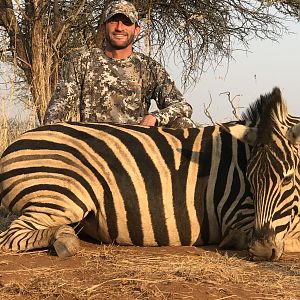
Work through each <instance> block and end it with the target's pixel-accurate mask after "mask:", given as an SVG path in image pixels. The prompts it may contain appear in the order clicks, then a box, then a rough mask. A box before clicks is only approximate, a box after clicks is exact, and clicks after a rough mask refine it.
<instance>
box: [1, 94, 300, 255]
mask: <svg viewBox="0 0 300 300" xmlns="http://www.w3.org/2000/svg"><path fill="white" fill-rule="evenodd" d="M276 95H277V94H276V93H274V92H273V93H272V94H269V95H267V96H265V98H264V99H260V100H259V101H257V103H256V106H253V107H251V109H250V110H249V111H248V115H246V116H245V117H244V120H242V121H241V122H234V123H228V124H220V125H216V126H209V127H205V128H188V129H167V128H157V127H143V126H134V125H116V124H92V123H86V124H83V123H61V124H53V125H48V126H44V127H40V128H37V129H35V130H32V131H30V132H27V133H25V134H24V135H22V136H21V137H20V138H19V140H17V141H16V142H14V143H13V144H12V145H11V146H9V147H8V148H7V149H6V151H5V152H4V153H3V156H2V159H1V165H0V167H1V175H0V183H1V195H0V197H1V202H2V204H3V205H5V206H7V207H8V208H9V209H10V210H12V211H15V212H21V213H22V215H21V217H19V219H18V220H16V221H14V222H13V223H12V225H11V226H10V228H9V229H8V230H7V231H5V232H2V233H0V247H2V248H4V249H12V250H16V251H23V250H30V249H33V248H39V247H47V246H49V245H50V244H51V243H53V240H56V239H58V240H59V239H60V236H61V234H62V233H64V231H65V230H67V231H68V230H69V229H66V228H68V227H66V226H64V225H68V224H74V223H77V222H80V221H82V224H83V227H84V230H85V231H86V232H87V233H88V234H89V235H91V236H92V237H94V238H96V239H98V240H100V241H103V242H105V243H110V242H116V243H118V244H121V245H145V246H157V245H173V246H176V245H206V244H220V246H222V247H227V248H238V249H245V248H247V245H248V242H249V241H250V238H251V233H252V229H253V224H255V226H254V237H253V239H252V244H253V241H256V240H257V238H256V237H255V234H257V232H258V228H259V226H257V224H258V223H257V222H258V221H257V220H260V221H259V222H260V223H262V224H263V223H264V222H265V220H266V219H265V217H264V216H265V215H267V214H268V218H267V220H269V221H270V218H271V219H272V218H275V217H276V218H277V219H278V220H279V221H276V222H277V223H276V224H278V226H277V225H276V228H277V229H274V230H277V231H280V229H278V228H280V226H282V225H280V224H281V223H280V222H281V221H280V220H281V219H280V218H281V215H280V214H281V212H280V213H277V212H276V211H279V208H276V209H275V210H274V213H273V211H271V209H273V206H274V205H273V204H270V205H265V204H264V203H267V202H268V201H270V199H271V198H272V197H270V195H271V194H272V193H273V190H274V191H275V186H276V184H277V183H276V180H275V179H276V178H277V177H278V178H282V177H287V176H290V174H289V173H288V172H287V169H288V168H287V166H289V167H290V163H289V160H288V159H287V158H288V157H290V156H291V153H290V152H289V151H292V150H293V151H294V150H295V149H296V148H292V150H291V147H290V145H289V142H287V141H285V140H283V141H281V142H280V145H279V144H278V145H279V146H278V147H279V148H280V147H281V150H282V151H281V152H282V156H280V157H281V158H282V159H281V160H282V162H281V166H282V167H281V168H279V169H274V168H273V167H272V165H273V162H274V161H278V157H275V158H272V159H266V161H265V162H264V165H265V166H267V167H268V168H270V170H272V172H273V173H272V172H270V175H269V176H265V173H263V172H262V169H261V168H260V167H259V166H260V165H261V161H262V159H264V157H265V156H259V155H258V154H257V153H258V149H260V148H259V147H260V144H261V143H260V136H268V135H270V134H271V133H272V132H273V131H272V130H271V131H270V128H271V127H270V126H267V124H268V121H270V120H274V114H271V113H269V114H267V113H266V111H269V112H271V111H274V110H276V109H277V111H280V109H281V113H280V114H279V116H278V119H279V117H280V118H282V120H284V122H282V120H280V121H278V120H277V121H278V122H279V123H280V124H283V123H284V126H285V127H284V128H285V129H289V130H292V131H289V134H290V135H292V136H295V140H297V133H298V131H297V130H296V129H291V128H294V127H291V126H294V125H295V124H296V123H297V122H298V121H299V119H297V118H294V117H291V116H289V115H287V113H286V115H285V117H283V115H284V114H285V111H284V109H283V108H282V107H280V108H278V105H277V104H278V101H277V102H276V101H273V98H274V97H275V96H276ZM280 97H281V95H280ZM280 99H281V98H280ZM262 100H264V101H262ZM280 101H281V100H280ZM272 103H273V104H272ZM276 103H277V104H276ZM266 118H269V119H267V120H265V121H262V120H263V119H266ZM264 122H265V123H264ZM278 122H277V123H278ZM245 124H246V125H247V126H246V125H245ZM272 124H273V123H272ZM273 127H274V126H273ZM268 130H269V131H268ZM299 131H300V130H299ZM257 133H258V134H257ZM249 144H251V145H252V146H249ZM283 145H284V146H283ZM293 147H297V146H293ZM297 149H298V148H297ZM297 155H298V156H297ZM296 157H298V158H299V153H298V154H296ZM294 162H295V164H298V160H297V163H296V160H294ZM293 167H294V169H293V170H295V169H296V168H298V165H297V166H296V165H294V166H293ZM247 168H248V171H247ZM297 170H298V169H297ZM247 172H248V173H247ZM282 173H283V174H282ZM246 174H248V175H246ZM293 174H295V171H294V173H293ZM297 174H298V173H297ZM247 176H250V183H251V188H252V191H251V188H250V185H249V183H248V180H247ZM263 176H265V177H266V178H261V177H263ZM274 176H275V177H274ZM295 178H296V181H294V183H293V188H294V187H295V188H294V190H295V191H298V187H299V180H298V176H296V177H295ZM260 182H265V183H264V184H263V185H260ZM267 184H268V188H267ZM277 185H278V184H277ZM269 187H270V189H269ZM261 189H263V190H261ZM279 189H280V187H279ZM275 193H276V192H275ZM252 195H254V203H253V196H252ZM256 195H265V197H263V198H261V199H263V200H260V201H261V202H263V201H265V202H263V204H262V207H263V209H262V210H259V209H258V205H257V203H258V200H256V198H257V196H256ZM284 195H288V191H286V192H285V193H284ZM293 195H294V199H298V198H297V197H298V194H297V195H296V192H295V193H294V194H293ZM295 195H296V196H295ZM283 198H284V197H281V198H280V199H279V200H278V201H277V202H278V203H279V202H280V201H290V196H288V197H285V199H289V200H284V199H283ZM297 201H298V200H297ZM280 203H281V202H280ZM282 203H283V202H282ZM293 203H296V201H294V202H293ZM297 203H299V201H298V202H297ZM254 204H255V208H256V215H254ZM272 205H273V206H272ZM293 205H294V204H293ZM297 205H298V204H297ZM275 206H276V205H275ZM276 207H281V208H282V210H283V211H285V216H287V217H286V218H285V221H284V223H285V224H286V222H288V218H290V219H289V222H290V223H291V226H290V228H292V227H293V226H294V227H295V228H296V229H293V230H292V231H291V230H289V228H288V229H284V236H288V234H289V232H292V234H293V235H295V236H297V234H295V232H296V231H298V232H299V226H298V225H295V224H296V223H295V222H297V218H298V221H299V211H300V209H299V210H298V211H296V208H295V206H293V208H291V207H290V205H289V204H280V205H277V206H276ZM291 218H293V222H292V221H291ZM272 220H273V219H272ZM61 226H63V227H61ZM263 227H264V225H263ZM68 233H69V231H68ZM260 234H261V233H259V235H260ZM284 236H282V237H281V238H282V239H283V238H284ZM294 241H295V240H294ZM294 241H293V243H294ZM294 248H295V247H294ZM296 248H297V246H296ZM253 249H254V248H253V247H252V250H253ZM252 254H253V255H256V253H255V251H252ZM258 256H263V255H260V254H259V255H258ZM265 258H270V255H269V254H267V255H265Z"/></svg>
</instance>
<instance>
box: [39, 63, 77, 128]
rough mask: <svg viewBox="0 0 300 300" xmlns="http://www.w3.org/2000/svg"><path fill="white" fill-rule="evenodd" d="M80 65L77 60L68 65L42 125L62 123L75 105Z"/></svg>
mask: <svg viewBox="0 0 300 300" xmlns="http://www.w3.org/2000/svg"><path fill="white" fill-rule="evenodd" d="M80 64H81V62H80V60H79V58H76V59H74V60H72V62H71V63H69V65H68V67H67V69H66V71H65V76H64V79H62V80H61V81H60V82H59V83H58V85H57V86H56V89H55V91H54V93H53V95H52V97H51V100H50V102H49V104H48V107H47V109H46V113H45V117H44V122H43V124H44V125H46V124H52V123H57V122H61V121H64V120H65V119H66V117H67V115H68V113H69V112H70V111H72V110H73V109H74V107H75V106H76V105H77V103H78V101H79V96H80V88H79V87H80V77H81V76H82V74H80V72H82V70H80V69H81V68H79V66H80Z"/></svg>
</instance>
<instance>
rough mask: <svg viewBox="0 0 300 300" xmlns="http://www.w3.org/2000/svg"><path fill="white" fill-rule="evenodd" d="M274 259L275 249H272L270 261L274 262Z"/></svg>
mask: <svg viewBox="0 0 300 300" xmlns="http://www.w3.org/2000/svg"><path fill="white" fill-rule="evenodd" d="M275 258H276V249H275V248H273V249H272V255H271V258H270V260H275Z"/></svg>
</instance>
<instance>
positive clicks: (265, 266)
mask: <svg viewBox="0 0 300 300" xmlns="http://www.w3.org/2000/svg"><path fill="white" fill-rule="evenodd" d="M119 298H122V299H300V255H299V254H293V255H285V256H284V257H283V258H282V259H281V260H280V261H279V262H259V263H256V262H251V261H248V260H247V254H246V253H244V252H240V253H239V252H235V253H234V252H229V253H228V252H220V251H218V250H216V249H213V248H208V247H204V248H196V247H158V248H148V247H121V246H114V245H109V246H107V245H96V244H93V243H91V242H87V241H82V250H81V251H80V252H79V253H78V254H77V255H76V256H75V257H71V258H67V259H60V258H58V257H56V256H51V255H49V254H48V252H47V251H37V252H31V253H22V254H1V255H0V299H51V300H52V299H119Z"/></svg>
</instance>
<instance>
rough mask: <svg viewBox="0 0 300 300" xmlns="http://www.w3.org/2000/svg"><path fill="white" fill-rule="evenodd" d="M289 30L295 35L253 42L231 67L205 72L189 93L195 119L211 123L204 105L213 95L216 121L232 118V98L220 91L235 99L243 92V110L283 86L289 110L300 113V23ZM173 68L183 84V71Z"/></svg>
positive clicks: (238, 53) (213, 109)
mask: <svg viewBox="0 0 300 300" xmlns="http://www.w3.org/2000/svg"><path fill="white" fill-rule="evenodd" d="M289 29H290V31H293V32H294V34H289V35H285V36H284V37H283V38H282V39H280V40H279V41H278V42H272V41H270V40H264V41H259V40H256V41H253V42H252V43H251V44H250V47H249V52H248V53H245V52H241V51H240V52H236V53H235V54H234V55H233V57H234V59H235V60H232V61H231V62H230V64H229V67H228V66H227V64H226V62H224V67H221V68H218V69H217V70H216V71H212V70H210V71H208V72H206V73H205V74H203V75H202V78H201V80H200V81H199V83H198V84H197V86H196V87H195V88H194V89H193V90H192V91H190V92H188V93H186V94H185V97H186V99H187V100H188V102H189V103H190V104H192V106H193V109H194V113H193V116H192V118H193V120H195V121H197V122H200V123H206V124H210V120H209V119H208V118H207V117H206V116H205V115H204V113H203V104H204V103H205V104H206V105H208V103H209V101H210V94H211V97H212V99H213V102H212V105H211V109H210V113H211V115H212V117H213V119H214V121H227V120H229V119H232V113H231V108H230V104H229V102H228V97H227V96H226V95H220V93H223V92H230V93H231V97H232V98H233V97H235V96H237V95H240V96H238V97H236V98H235V103H236V105H237V106H241V107H244V108H242V109H241V111H243V110H245V108H247V107H248V106H249V104H250V103H252V102H254V101H255V100H256V99H257V98H258V97H259V95H260V94H265V93H268V92H271V91H272V89H273V87H274V86H278V87H279V88H280V89H281V91H282V94H283V97H284V99H285V101H286V103H287V105H288V110H289V113H290V114H293V115H298V116H300V91H299V90H298V88H299V89H300V84H299V83H300V54H299V53H300V51H299V49H300V23H298V24H290V25H289ZM227 67H228V68H227ZM169 69H170V70H171V71H170V73H171V75H172V76H173V78H174V79H175V81H176V82H177V85H178V87H180V81H179V80H180V74H178V71H176V69H175V68H174V69H173V68H169Z"/></svg>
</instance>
